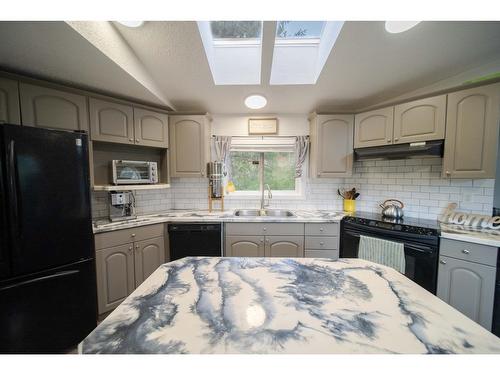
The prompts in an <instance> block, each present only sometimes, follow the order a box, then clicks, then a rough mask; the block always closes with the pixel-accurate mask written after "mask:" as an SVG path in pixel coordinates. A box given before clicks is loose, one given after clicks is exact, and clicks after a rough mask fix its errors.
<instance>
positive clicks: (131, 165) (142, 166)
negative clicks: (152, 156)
mask: <svg viewBox="0 0 500 375" xmlns="http://www.w3.org/2000/svg"><path fill="white" fill-rule="evenodd" d="M111 175H112V180H113V184H115V185H131V184H157V183H158V163H156V162H154V161H133V160H112V161H111Z"/></svg>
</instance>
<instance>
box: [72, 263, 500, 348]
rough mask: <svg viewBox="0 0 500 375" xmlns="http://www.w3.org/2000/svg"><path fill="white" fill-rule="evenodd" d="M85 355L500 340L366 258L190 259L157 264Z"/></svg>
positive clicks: (471, 344) (478, 344)
mask: <svg viewBox="0 0 500 375" xmlns="http://www.w3.org/2000/svg"><path fill="white" fill-rule="evenodd" d="M79 352H80V353H172V354H173V353H500V339H499V338H497V337H496V336H494V335H493V334H492V333H490V332H488V331H487V330H486V329H484V328H483V327H481V326H480V325H478V324H477V323H475V322H473V321H472V320H470V319H469V318H467V317H466V316H465V315H463V314H461V313H459V312H458V311H457V310H455V309H453V308H452V307H451V306H449V305H447V304H446V303H444V302H443V301H441V300H440V299H438V298H437V297H436V296H434V295H432V294H431V293H429V292H427V291H426V290H425V289H423V288H421V287H420V286H419V285H417V284H415V283H414V282H412V281H411V280H409V279H407V278H406V277H405V276H404V275H401V274H400V273H398V272H397V271H395V270H393V269H392V268H389V267H385V266H381V265H378V264H375V263H371V262H368V261H365V260H361V259H342V260H339V261H331V260H325V259H303V258H203V257H189V258H183V259H180V260H177V261H175V262H171V263H166V264H164V265H162V266H160V268H158V269H157V270H156V271H155V272H154V273H153V274H152V275H151V276H150V277H149V278H148V279H147V280H146V281H145V282H144V283H143V284H142V285H140V286H139V288H137V289H136V290H135V291H134V292H133V293H132V294H131V295H130V296H129V297H128V298H127V299H126V300H125V301H124V302H123V303H122V304H121V305H120V306H118V307H117V308H116V309H115V310H114V311H113V312H112V313H111V314H110V315H109V316H108V317H107V318H106V319H105V320H104V321H103V322H102V323H101V324H100V325H99V326H98V327H97V328H96V329H95V330H94V331H93V332H92V333H91V334H90V335H89V336H88V337H87V338H86V339H85V340H84V341H82V342H81V343H80V345H79Z"/></svg>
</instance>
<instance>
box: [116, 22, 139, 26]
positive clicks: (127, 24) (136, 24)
mask: <svg viewBox="0 0 500 375" xmlns="http://www.w3.org/2000/svg"><path fill="white" fill-rule="evenodd" d="M116 22H118V23H120V24H122V25H123V26H127V27H139V26H142V24H143V23H144V21H116Z"/></svg>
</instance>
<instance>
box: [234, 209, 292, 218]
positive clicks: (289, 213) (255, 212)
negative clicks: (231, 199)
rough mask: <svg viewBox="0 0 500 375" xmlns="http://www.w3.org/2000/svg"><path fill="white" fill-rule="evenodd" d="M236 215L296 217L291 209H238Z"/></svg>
mask: <svg viewBox="0 0 500 375" xmlns="http://www.w3.org/2000/svg"><path fill="white" fill-rule="evenodd" d="M234 216H240V217H266V216H269V217H295V214H294V213H293V212H292V211H289V210H236V211H234Z"/></svg>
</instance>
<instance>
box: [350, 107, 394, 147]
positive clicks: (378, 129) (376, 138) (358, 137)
mask: <svg viewBox="0 0 500 375" xmlns="http://www.w3.org/2000/svg"><path fill="white" fill-rule="evenodd" d="M393 128H394V107H387V108H381V109H376V110H374V111H370V112H364V113H358V114H357V115H355V116H354V148H362V147H373V146H383V145H390V144H392V131H393Z"/></svg>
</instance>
